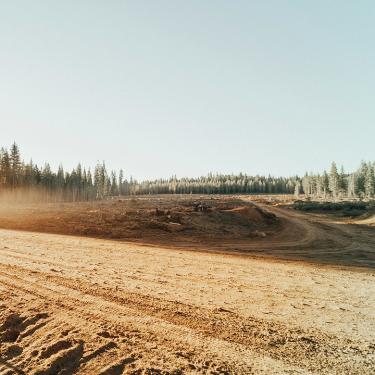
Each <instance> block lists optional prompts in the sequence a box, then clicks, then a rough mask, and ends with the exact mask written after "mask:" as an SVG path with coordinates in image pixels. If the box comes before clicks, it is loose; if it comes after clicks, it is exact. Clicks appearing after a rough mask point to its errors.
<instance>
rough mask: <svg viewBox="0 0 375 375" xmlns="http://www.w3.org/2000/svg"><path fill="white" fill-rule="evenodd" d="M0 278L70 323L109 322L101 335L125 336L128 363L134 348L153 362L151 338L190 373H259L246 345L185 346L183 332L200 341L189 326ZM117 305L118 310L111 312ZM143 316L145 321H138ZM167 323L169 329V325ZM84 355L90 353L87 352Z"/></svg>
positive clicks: (206, 342) (165, 355) (26, 281)
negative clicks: (62, 314)
mask: <svg viewBox="0 0 375 375" xmlns="http://www.w3.org/2000/svg"><path fill="white" fill-rule="evenodd" d="M4 278H5V280H4ZM7 278H8V281H6V279H7ZM16 280H17V281H16ZM0 282H1V283H2V284H3V285H6V286H7V287H9V288H15V289H16V291H18V292H19V291H22V292H23V294H25V295H27V294H31V295H35V296H36V297H37V298H39V299H43V300H48V303H49V304H54V305H55V306H56V308H58V309H62V310H65V311H66V313H67V314H68V316H65V318H64V320H65V321H67V322H69V321H72V323H71V324H72V325H73V324H77V321H79V320H84V321H85V324H87V322H90V323H91V324H93V325H94V326H96V327H100V326H102V324H103V322H107V323H109V327H110V329H109V330H105V331H104V332H102V333H101V334H102V335H104V337H115V338H116V337H122V338H124V337H125V338H126V343H127V345H126V347H127V350H128V344H129V343H130V344H131V347H132V352H131V353H130V357H127V358H133V359H134V361H131V362H129V363H133V364H136V359H135V358H137V354H135V353H137V352H139V353H141V352H142V357H143V358H142V361H143V362H146V363H147V362H150V363H152V362H155V359H153V358H151V359H150V360H148V359H147V355H145V353H144V350H145V348H147V347H148V346H149V345H148V343H149V342H150V341H151V342H154V346H156V347H157V348H158V350H157V353H155V354H157V357H159V358H165V360H166V363H168V362H169V363H172V362H174V363H176V362H177V363H178V362H179V361H178V360H177V361H176V353H177V357H178V358H179V359H181V360H182V361H180V362H182V363H179V367H180V369H181V368H182V369H185V371H189V369H190V371H192V372H193V373H196V372H202V373H206V371H208V372H210V373H213V374H215V373H217V374H219V373H253V371H254V369H253V368H255V372H254V373H259V372H258V371H262V370H261V369H260V370H256V368H257V366H256V364H254V365H249V363H247V364H246V361H245V363H243V361H242V360H241V356H242V355H246V353H247V350H246V349H243V348H240V351H238V349H236V348H231V347H230V346H228V345H227V343H225V342H221V341H217V340H214V341H213V342H212V344H210V341H209V340H204V344H203V345H198V348H197V347H196V346H197V345H196V344H195V345H193V346H192V347H191V346H190V347H189V345H188V348H186V346H187V345H186V344H187V342H186V340H185V339H184V338H183V337H184V336H188V337H189V335H190V336H192V339H193V340H194V341H195V342H196V343H197V342H200V341H201V340H202V338H199V337H198V338H196V337H194V336H196V332H194V331H191V332H189V331H190V330H189V329H187V331H186V328H185V327H179V326H174V325H172V326H171V325H170V323H169V322H166V323H163V322H161V321H160V320H159V319H157V320H156V321H153V320H152V319H151V320H150V318H149V317H148V316H146V317H143V316H139V314H137V313H136V314H135V315H134V312H133V313H132V312H131V311H130V310H132V309H131V308H128V307H121V306H114V304H111V305H110V306H109V309H104V310H107V311H100V310H93V308H95V306H98V305H99V306H101V308H102V309H103V307H104V306H105V303H104V302H98V301H92V302H91V303H90V302H89V301H85V302H84V304H82V302H80V301H81V298H79V296H75V298H73V296H70V298H69V300H67V299H66V298H64V297H65V296H66V295H68V294H67V293H64V292H62V291H61V290H60V292H57V291H56V290H54V289H48V288H46V286H45V284H44V283H42V284H36V283H33V288H25V287H24V285H27V284H29V283H30V280H29V279H22V278H20V277H19V276H15V275H14V274H13V275H9V274H7V273H4V272H2V273H1V279H0ZM43 285H44V286H43ZM35 289H37V290H38V291H37V292H36V291H35ZM51 295H53V296H54V297H53V298H51ZM117 309H120V310H122V311H120V312H116V313H115V311H116V310H117ZM88 310H89V311H88ZM93 311H94V312H93ZM116 314H117V316H116ZM129 316H131V318H130V323H129V321H128V318H129ZM143 320H145V321H144V322H142V321H143ZM127 321H128V322H127ZM135 323H136V324H135ZM161 323H162V324H161ZM150 324H153V325H154V327H153V328H152V326H151V327H150V326H149V325H150ZM134 325H135V326H134ZM156 325H159V326H162V328H163V329H162V330H161V332H160V330H159V329H158V328H157V326H156ZM171 327H172V329H170V328H171ZM168 328H169V329H168ZM181 328H182V332H181ZM165 330H167V331H168V335H167V336H165V334H166V332H165ZM176 330H177V331H180V332H177V334H176V332H174V331H176ZM109 331H112V332H111V333H109ZM128 332H130V335H129V334H128ZM169 337H171V339H169ZM75 341H76V339H74V342H75ZM176 341H177V343H176ZM202 341H203V340H202ZM79 342H81V341H79ZM111 342H112V341H111ZM178 342H179V343H178ZM176 344H177V345H176ZM220 344H221V345H220ZM55 345H56V344H52V346H51V347H52V348H53V347H54V346H55ZM108 345H109V346H110V347H112V346H113V345H116V347H117V346H119V350H118V351H119V352H120V351H121V352H124V351H123V349H122V348H121V347H123V345H121V344H119V343H118V342H116V343H115V344H114V343H112V344H108ZM220 347H221V350H222V351H223V352H221V353H220V354H218V353H217V350H218V349H220ZM154 349H156V348H154ZM95 351H96V352H97V353H98V354H100V352H101V351H102V350H101V348H98V349H96V350H95ZM202 351H203V352H204V353H205V355H206V357H205V358H203V359H202V358H201V353H202ZM125 352H126V351H125ZM223 353H226V355H225V357H227V359H228V360H229V362H233V360H232V361H231V360H230V359H231V358H236V363H231V364H230V366H228V364H227V363H226V362H225V360H223V359H219V357H223ZM67 356H68V358H70V354H69V353H68V354H67ZM88 356H90V354H89V355H88ZM247 356H248V358H251V357H252V356H257V355H256V354H255V353H253V352H248V353H247ZM65 357H66V356H65V355H64V358H65ZM145 357H146V358H145ZM215 358H216V359H215ZM69 360H70V359H69ZM262 360H265V361H266V362H267V360H268V361H270V360H269V359H267V357H266V358H262ZM121 361H122V359H121V358H116V360H115V361H114V362H115V364H117V363H118V362H121ZM85 362H87V361H86V360H85V357H83V359H82V363H85ZM112 362H113V361H112ZM112 362H111V363H110V364H108V365H107V366H105V367H104V369H105V371H109V369H110V368H112V365H113V363H112ZM184 362H185V363H184ZM247 362H249V361H247ZM53 363H55V362H53ZM271 363H272V365H274V363H273V362H271ZM52 365H53V364H52ZM52 365H51V364H49V363H47V364H45V366H46V367H47V368H48V369H49V368H50V367H51V366H52ZM53 366H54V365H53ZM53 366H52V367H51V368H53V369H54V368H55V367H53ZM116 366H117V365H116ZM164 366H165V364H164ZM147 368H148V369H150V368H149V367H145V368H144V367H143V365H142V366H141V368H140V369H138V370H139V371H142V370H147ZM164 368H165V367H164ZM271 369H272V366H270V367H269V368H268V370H267V371H270V373H273V372H271ZM133 370H134V371H136V369H133ZM133 370H132V371H133ZM83 371H86V370H85V369H83ZM103 371H104V370H103ZM111 371H112V370H111ZM129 371H130V370H129ZM153 371H155V373H156V372H157V371H158V368H157V367H156V368H153ZM174 371H177V370H170V372H168V373H174ZM41 373H43V372H41ZM46 373H48V372H46ZM89 373H90V372H89ZM134 373H136V372H134ZM151 373H152V372H151ZM176 373H177V372H176ZM267 373H268V372H267ZM294 373H300V371H298V370H297V369H296V370H295V371H294Z"/></svg>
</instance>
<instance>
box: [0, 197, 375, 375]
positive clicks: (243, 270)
mask: <svg viewBox="0 0 375 375" xmlns="http://www.w3.org/2000/svg"><path fill="white" fill-rule="evenodd" d="M249 199H250V198H225V199H224V198H222V197H218V198H214V199H206V198H191V197H181V198H179V199H176V198H173V199H172V198H170V197H169V198H143V200H140V201H134V200H133V201H132V200H129V201H127V200H122V201H121V202H119V201H116V202H105V203H100V204H97V205H89V204H86V205H64V206H63V207H61V206H48V207H45V208H43V207H27V208H22V209H20V208H19V209H17V210H14V209H12V210H6V211H5V210H3V212H2V213H1V221H0V225H1V226H2V227H7V228H11V227H13V228H17V229H23V230H30V231H33V230H34V231H41V230H43V231H45V232H46V231H51V232H55V233H64V234H74V235H75V236H67V235H61V234H48V233H36V232H25V231H20V230H18V231H14V230H10V229H8V230H1V231H0V244H1V245H0V296H1V297H0V342H1V346H0V353H1V357H0V373H2V374H3V373H4V374H8V373H9V374H11V373H18V374H19V373H25V374H30V373H34V374H56V373H61V374H69V373H82V374H121V373H134V374H142V373H146V374H162V373H174V374H181V373H192V374H193V373H212V374H225V373H227V374H241V373H243V374H251V373H253V374H260V373H264V374H373V373H374V370H375V333H374V332H375V270H374V266H375V235H374V234H375V230H374V228H373V227H371V226H370V225H368V224H353V223H352V224H349V223H348V221H347V220H346V219H345V220H339V219H336V218H334V217H329V216H323V215H317V214H314V215H312V214H306V213H301V212H296V211H294V210H290V209H285V208H280V207H275V206H273V205H266V204H264V202H263V203H257V204H256V205H254V203H253V202H249V201H248V200H249ZM119 212H122V215H123V216H122V219H121V220H115V218H118V217H119V216H118V215H120V213H119ZM31 213H32V214H31ZM100 214H102V216H100ZM31 215H32V216H31ZM126 216H129V217H130V218H131V219H127V218H125V217H126ZM98 218H99V219H98ZM357 220H360V219H357ZM35 223H36V224H35ZM47 223H48V224H49V226H46V225H47ZM56 223H58V224H56ZM104 223H107V227H105V224H104ZM116 223H120V224H116ZM150 223H151V227H150ZM155 223H156V224H155ZM160 223H161V224H160ZM233 223H235V224H233ZM130 224H133V225H134V227H131V228H130V229H129V227H128V226H129V225H130ZM95 228H96V229H95ZM102 228H107V229H105V230H102ZM111 228H112V229H111ZM94 229H95V231H94ZM82 230H85V231H88V232H86V233H84V232H81V231H82ZM90 231H91V232H90ZM98 231H99V233H98ZM113 233H115V235H114V234H113ZM82 234H85V235H86V236H87V235H90V236H95V237H103V238H87V237H83V236H82ZM105 237H107V238H108V237H111V238H112V239H105ZM113 238H114V239H115V240H114V239H113ZM130 241H131V242H130ZM136 242H139V243H136ZM175 244H176V245H175ZM167 245H168V246H167ZM185 249H191V250H200V251H185ZM228 251H231V253H230V254H228ZM249 254H250V255H251V256H249ZM275 258H283V259H288V261H282V260H281V259H278V260H277V259H275ZM301 260H305V261H304V262H302V261H301ZM306 260H307V261H308V262H306ZM337 265H340V266H337ZM348 266H351V267H348Z"/></svg>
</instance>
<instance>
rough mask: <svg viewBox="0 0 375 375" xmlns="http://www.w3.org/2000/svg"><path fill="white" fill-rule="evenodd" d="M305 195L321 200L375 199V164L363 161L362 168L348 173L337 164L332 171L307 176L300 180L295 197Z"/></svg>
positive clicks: (334, 164) (332, 166) (333, 164)
mask: <svg viewBox="0 0 375 375" xmlns="http://www.w3.org/2000/svg"><path fill="white" fill-rule="evenodd" d="M300 194H304V195H306V196H308V197H312V198H321V199H333V200H336V199H344V198H349V199H355V198H359V199H372V198H374V197H375V162H367V163H366V162H364V161H362V163H361V165H360V167H359V168H358V169H357V170H356V171H354V172H352V173H346V172H345V170H344V168H343V167H341V169H340V171H339V170H338V168H337V165H336V163H335V162H333V163H332V165H331V168H330V171H329V172H328V173H327V172H326V171H324V172H323V173H322V174H306V175H305V176H304V177H303V178H302V179H298V181H297V183H296V186H295V195H297V196H298V195H300Z"/></svg>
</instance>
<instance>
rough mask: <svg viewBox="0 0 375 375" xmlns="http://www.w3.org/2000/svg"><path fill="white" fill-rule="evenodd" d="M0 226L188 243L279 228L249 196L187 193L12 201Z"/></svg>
mask: <svg viewBox="0 0 375 375" xmlns="http://www.w3.org/2000/svg"><path fill="white" fill-rule="evenodd" d="M0 227H2V228H8V229H21V230H30V231H36V232H50V233H59V234H70V235H84V236H91V237H101V238H111V239H120V240H130V241H137V242H146V243H153V244H165V243H171V241H173V242H174V243H175V244H179V245H186V244H187V245H189V246H190V245H192V244H199V243H202V242H218V241H222V240H227V241H230V240H236V241H237V240H244V241H249V240H251V238H254V237H262V238H263V237H266V236H267V237H268V236H272V235H273V234H274V233H277V232H278V231H279V230H280V229H281V225H280V221H279V220H278V219H277V217H276V216H275V215H274V214H272V213H270V212H267V211H265V210H263V209H262V208H260V207H258V206H256V205H255V204H254V203H252V202H244V201H242V200H240V199H238V198H231V197H191V196H178V197H176V196H163V197H159V196H152V197H138V198H133V197H132V198H126V199H117V200H109V201H101V202H90V203H74V204H45V205H39V206H36V205H33V206H28V207H24V206H13V207H11V208H9V209H7V210H4V209H2V210H0ZM254 233H255V236H254ZM257 233H261V235H257Z"/></svg>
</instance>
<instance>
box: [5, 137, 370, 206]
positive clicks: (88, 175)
mask: <svg viewBox="0 0 375 375" xmlns="http://www.w3.org/2000/svg"><path fill="white" fill-rule="evenodd" d="M374 175H375V162H362V163H361V166H360V168H359V169H358V170H357V171H355V172H353V173H346V172H345V171H344V169H343V168H341V170H340V171H338V169H337V167H336V164H335V163H332V165H331V168H330V171H329V172H328V173H327V172H326V171H324V172H323V173H322V174H318V175H314V174H306V175H305V176H304V177H302V178H300V177H298V176H295V177H272V176H268V177H266V176H248V175H246V174H242V173H240V174H238V175H223V174H209V175H207V176H205V177H198V178H176V177H171V178H169V179H158V180H152V181H151V180H150V181H148V180H145V181H137V180H135V179H132V178H130V179H126V178H124V173H123V171H122V170H120V171H119V172H118V173H116V172H115V171H111V172H109V171H107V169H106V167H105V164H104V162H103V163H99V164H97V165H96V167H95V168H94V170H93V171H91V170H90V169H85V168H83V167H82V166H81V165H80V164H78V166H77V167H76V168H74V169H73V170H72V171H71V172H67V171H64V169H63V167H62V166H60V167H59V168H58V170H57V171H52V170H51V167H50V165H49V164H48V163H47V164H45V165H44V166H43V167H39V166H37V165H36V164H34V163H33V162H32V161H30V162H29V163H25V162H23V161H22V158H21V154H20V151H19V147H18V146H17V144H16V143H14V144H13V145H12V146H11V147H10V149H9V150H8V149H6V148H2V149H1V151H0V195H1V196H2V198H5V199H9V200H14V199H15V200H38V201H39V200H44V201H90V200H96V199H105V198H107V197H117V196H123V195H143V194H295V195H296V196H300V195H305V196H308V197H313V198H319V199H334V200H335V199H341V198H360V199H371V198H374V194H375V177H374Z"/></svg>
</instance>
